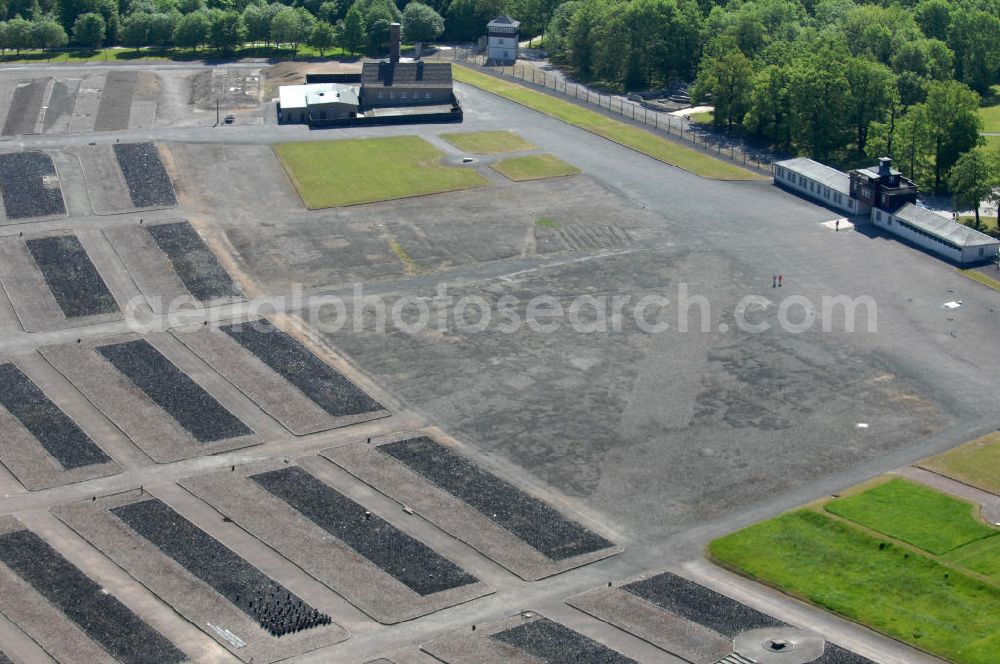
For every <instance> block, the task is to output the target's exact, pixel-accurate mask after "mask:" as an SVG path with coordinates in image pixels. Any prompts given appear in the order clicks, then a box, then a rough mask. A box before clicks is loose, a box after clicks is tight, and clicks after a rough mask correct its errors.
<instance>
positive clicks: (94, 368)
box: [39, 334, 261, 463]
mask: <svg viewBox="0 0 1000 664" xmlns="http://www.w3.org/2000/svg"><path fill="white" fill-rule="evenodd" d="M158 339H159V340H158ZM168 339H169V337H168V336H166V335H165V334H164V335H163V336H162V337H158V336H157V335H150V336H149V337H146V338H141V337H139V336H138V335H134V334H127V335H120V336H115V337H107V338H101V339H87V340H83V341H81V342H79V343H70V344H64V345H60V346H46V347H43V348H40V349H39V352H40V353H41V354H42V357H44V358H45V359H46V360H47V361H48V362H49V363H50V364H52V365H53V366H54V367H55V368H56V369H57V370H58V371H59V372H60V373H62V374H63V375H64V376H65V377H66V378H67V379H68V380H69V381H70V382H71V383H73V385H74V386H76V388H77V389H79V390H80V391H81V392H82V393H83V394H84V396H86V397H87V398H88V399H89V400H90V402H91V403H93V404H94V405H95V406H96V407H97V408H98V409H99V410H101V412H103V413H104V414H105V415H107V417H108V419H110V420H111V421H112V422H114V423H115V424H116V425H118V428H120V429H121V430H122V431H123V432H124V433H125V435H127V436H128V437H129V438H131V439H132V441H133V442H134V443H135V444H136V445H138V446H139V447H140V448H141V449H142V450H143V451H144V452H145V453H146V454H148V455H149V456H150V457H152V458H153V459H154V460H155V461H158V462H160V463H170V462H172V461H179V460H181V459H187V458H189V457H192V456H201V455H205V454H215V453H218V452H223V451H228V450H232V449H237V448H240V447H247V446H249V445H256V444H258V443H260V442H261V441H260V438H258V437H257V436H256V435H255V434H254V433H253V432H252V431H251V430H250V428H249V427H248V426H247V425H246V424H244V423H243V422H242V421H241V420H240V419H239V418H238V417H237V416H236V415H234V414H233V412H232V410H231V408H232V406H227V405H225V404H224V403H220V401H219V399H218V398H216V397H215V396H213V395H212V394H210V393H209V392H208V391H207V389H206V388H205V386H204V385H202V384H201V383H200V382H198V375H197V374H196V375H194V376H193V377H192V376H189V375H188V374H186V373H185V372H184V371H182V370H181V369H180V368H178V366H177V365H176V364H175V363H174V361H172V360H171V359H170V358H169V357H168V355H165V354H164V351H163V350H162V349H161V348H160V347H158V344H161V343H163V342H165V341H167V340H168ZM220 398H221V395H220Z"/></svg>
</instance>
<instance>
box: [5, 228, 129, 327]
mask: <svg viewBox="0 0 1000 664" xmlns="http://www.w3.org/2000/svg"><path fill="white" fill-rule="evenodd" d="M24 244H25V245H26V246H27V247H28V253H30V254H31V257H32V259H33V260H34V261H35V265H36V266H38V269H39V270H40V271H41V273H42V277H43V278H44V279H45V283H46V284H47V285H48V287H49V291H50V292H51V293H52V296H53V297H54V298H55V299H56V303H58V304H59V308H60V309H62V312H63V314H65V316H66V318H80V317H82V316H100V315H101V314H111V313H115V312H116V311H118V303H117V302H115V298H114V296H113V295H112V294H111V291H110V290H108V285H107V284H106V283H104V279H102V278H101V275H100V274H99V273H98V272H97V268H95V267H94V264H93V263H92V262H91V261H90V256H88V255H87V252H86V250H85V249H84V248H83V245H82V244H80V240H79V239H78V238H77V237H76V236H75V235H55V236H51V237H42V238H34V239H31V240H26V241H25V243H24Z"/></svg>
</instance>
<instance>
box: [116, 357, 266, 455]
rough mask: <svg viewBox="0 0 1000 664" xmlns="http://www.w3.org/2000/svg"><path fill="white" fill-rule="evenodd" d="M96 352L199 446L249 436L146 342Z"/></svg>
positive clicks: (246, 429) (234, 419) (229, 414)
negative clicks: (164, 412)
mask: <svg viewBox="0 0 1000 664" xmlns="http://www.w3.org/2000/svg"><path fill="white" fill-rule="evenodd" d="M97 350H98V352H100V354H101V355H103V356H104V358H105V359H106V360H108V361H109V362H110V363H111V364H112V365H114V367H115V368H116V369H118V371H120V372H121V373H122V374H124V375H125V377H126V378H128V379H129V380H130V381H131V382H132V384H133V385H135V386H136V387H137V388H139V390H141V391H142V392H143V393H144V394H145V395H146V396H148V397H149V398H150V399H152V400H153V402H154V403H155V404H156V405H157V406H159V407H160V408H162V409H163V410H164V411H166V413H167V414H168V415H170V416H171V417H172V418H174V420H176V421H177V423H178V424H180V425H181V426H182V427H184V429H185V430H187V432H188V433H190V434H191V435H192V436H193V437H194V438H195V440H197V441H198V442H199V443H212V442H215V441H217V440H225V439H227V438H236V437H237V436H247V435H250V434H251V433H252V432H251V431H250V429H249V428H247V426H246V425H245V424H243V422H241V421H240V420H239V419H237V418H236V416H235V415H233V414H232V413H230V412H229V411H228V410H226V409H225V408H224V407H223V406H222V404H220V403H219V402H218V401H216V400H215V399H214V398H212V396H211V395H210V394H209V393H208V392H206V391H205V390H203V389H202V388H201V387H200V386H199V385H198V384H197V383H195V382H194V381H193V380H191V379H190V378H189V377H188V376H187V374H185V373H184V372H183V371H181V370H180V369H178V368H177V367H176V366H174V363H173V362H171V361H170V360H168V359H167V358H166V357H164V356H163V355H162V354H161V353H160V352H159V351H158V350H156V349H155V348H153V347H152V346H151V345H150V344H149V342H147V341H145V340H143V339H137V340H135V341H128V342H125V343H119V344H111V345H109V346H98V347H97Z"/></svg>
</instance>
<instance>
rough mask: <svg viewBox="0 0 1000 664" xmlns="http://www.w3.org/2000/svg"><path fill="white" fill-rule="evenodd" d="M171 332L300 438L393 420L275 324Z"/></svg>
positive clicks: (245, 323) (261, 321) (243, 323)
mask: <svg viewBox="0 0 1000 664" xmlns="http://www.w3.org/2000/svg"><path fill="white" fill-rule="evenodd" d="M171 332H172V334H173V335H174V336H175V337H177V339H178V340H179V341H180V342H181V343H183V344H184V345H185V346H187V347H188V348H190V349H191V350H192V351H194V352H195V353H196V354H197V355H198V356H199V357H201V358H202V359H203V360H205V362H206V363H208V365H209V366H211V367H212V368H213V369H215V370H216V371H217V372H219V373H220V374H222V375H223V376H224V377H225V378H227V379H228V380H229V381H230V382H231V383H233V385H235V386H236V387H237V388H239V390H240V391H241V392H243V393H244V394H246V395H247V396H248V397H249V398H250V399H252V400H253V401H254V402H255V403H256V404H257V405H259V406H260V407H261V408H262V409H263V410H264V412H266V413H267V414H268V415H270V416H271V417H273V418H274V419H276V420H278V422H280V423H281V425H282V426H284V427H285V428H286V429H288V430H289V431H291V432H292V433H294V434H295V435H297V436H302V435H305V434H309V433H315V432H317V431H324V430H326V429H333V428H336V427H342V426H347V425H350V424H357V423H359V422H367V421H369V420H373V419H377V418H380V417H387V416H389V415H391V413H390V412H389V411H388V410H386V409H385V408H383V407H382V405H381V404H380V403H378V402H377V401H375V399H373V398H371V397H370V396H368V395H367V394H365V393H364V392H363V391H362V390H361V389H360V388H358V387H357V386H356V385H355V384H354V383H352V382H351V381H350V380H349V379H348V378H346V377H345V376H344V375H343V374H341V373H340V372H339V371H337V370H336V369H334V368H333V367H332V366H330V365H329V364H328V363H327V362H326V361H324V360H323V358H321V357H320V356H319V355H317V354H316V353H314V352H313V351H312V350H311V349H309V348H307V347H306V346H305V345H304V344H302V343H300V342H299V341H298V340H297V339H295V338H293V337H292V336H291V335H289V334H287V333H286V332H284V331H283V330H280V329H279V328H277V327H276V326H275V325H274V324H273V323H271V322H270V321H267V320H264V319H255V320H251V321H239V322H237V323H227V324H224V325H213V326H207V327H206V326H204V325H201V326H192V327H187V328H180V329H176V330H172V331H171Z"/></svg>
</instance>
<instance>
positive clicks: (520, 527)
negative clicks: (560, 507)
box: [378, 436, 614, 560]
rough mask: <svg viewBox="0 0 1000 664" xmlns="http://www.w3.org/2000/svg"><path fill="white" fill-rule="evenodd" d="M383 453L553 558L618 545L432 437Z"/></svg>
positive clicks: (391, 447) (398, 444)
mask: <svg viewBox="0 0 1000 664" xmlns="http://www.w3.org/2000/svg"><path fill="white" fill-rule="evenodd" d="M378 449H379V450H381V451H382V452H385V453H386V454H388V455H389V456H391V457H393V458H394V459H396V460H398V461H399V462H401V463H403V464H404V465H406V466H407V467H408V468H410V469H411V470H413V471H414V472H416V473H418V474H419V475H422V476H423V477H425V478H426V479H427V480H428V481H430V482H431V483H433V484H435V485H436V486H438V487H440V488H441V489H443V490H444V491H447V492H448V493H450V494H451V495H453V496H455V497H456V498H458V499H459V500H462V501H463V502H465V503H468V505H469V506H470V507H472V508H473V509H475V510H476V511H477V512H479V513H480V514H482V515H483V516H484V517H486V518H487V519H489V520H490V521H492V522H493V523H495V524H497V525H498V526H500V527H501V528H503V529H505V530H507V531H509V532H510V533H513V534H514V535H515V536H517V537H518V538H520V539H521V540H523V541H524V542H525V543H526V544H528V545H529V546H530V547H532V548H533V549H535V550H537V551H539V552H540V553H542V554H543V555H545V556H546V557H547V558H549V560H565V559H566V558H572V557H573V556H578V555H581V554H584V553H592V552H594V551H600V550H601V549H606V548H608V547H611V546H614V544H613V543H611V542H609V541H608V540H606V539H604V538H603V537H601V536H600V535H598V534H596V533H594V532H591V531H590V530H588V529H586V528H584V527H583V526H581V525H580V524H578V523H576V522H574V521H570V520H569V519H567V518H566V517H565V516H563V515H562V514H560V513H559V512H558V511H557V510H555V509H553V508H552V507H549V506H548V505H546V504H545V503H543V502H542V501H540V500H538V499H537V498H533V497H532V496H529V495H528V494H526V493H524V492H523V491H521V490H520V489H518V488H517V487H515V486H513V485H512V484H510V483H509V482H506V481H504V480H502V479H500V478H499V477H497V476H496V475H493V474H492V473H489V472H487V471H485V470H483V469H482V468H480V467H479V466H477V465H476V464H474V463H472V462H471V461H469V460H468V459H465V458H463V457H461V456H459V455H457V454H455V453H454V452H452V451H451V450H449V449H448V448H446V447H444V446H443V445H439V444H438V443H436V442H434V441H433V440H431V439H430V438H427V437H426V436H421V437H419V438H412V439H410V440H401V441H399V442H395V443H387V444H385V445H379V447H378Z"/></svg>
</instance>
